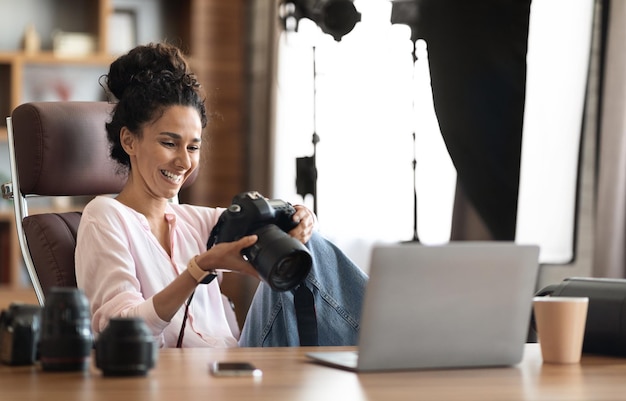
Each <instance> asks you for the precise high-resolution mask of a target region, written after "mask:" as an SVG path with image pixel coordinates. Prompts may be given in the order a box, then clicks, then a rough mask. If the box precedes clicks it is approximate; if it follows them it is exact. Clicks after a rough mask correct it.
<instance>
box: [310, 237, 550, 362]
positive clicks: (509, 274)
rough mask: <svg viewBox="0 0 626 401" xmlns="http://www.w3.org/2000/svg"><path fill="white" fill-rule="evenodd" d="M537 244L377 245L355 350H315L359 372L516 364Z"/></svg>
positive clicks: (321, 358) (316, 356) (316, 355)
mask: <svg viewBox="0 0 626 401" xmlns="http://www.w3.org/2000/svg"><path fill="white" fill-rule="evenodd" d="M538 259H539V248H538V247H537V246H535V245H517V244H514V243H511V242H451V243H448V244H446V245H436V246H428V245H420V244H418V243H404V244H377V245H374V247H373V249H372V255H371V264H370V277H369V282H368V284H367V287H366V290H365V299H364V303H363V311H362V316H361V328H360V332H359V340H358V347H357V350H358V351H356V352H352V351H331V352H310V353H308V354H307V356H308V357H309V358H310V359H312V360H313V361H316V362H319V363H322V364H326V365H330V366H333V367H339V368H344V369H349V370H353V371H358V372H370V371H388V370H413V369H446V368H477V367H495V366H512V365H516V364H517V363H519V362H520V361H521V359H522V356H523V352H524V344H525V343H526V339H527V336H528V326H529V322H530V316H531V311H532V298H533V295H534V292H535V286H536V280H537V272H538V266H539V263H538Z"/></svg>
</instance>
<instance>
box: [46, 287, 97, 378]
mask: <svg viewBox="0 0 626 401" xmlns="http://www.w3.org/2000/svg"><path fill="white" fill-rule="evenodd" d="M39 347H40V349H39V351H40V361H41V367H42V369H43V370H44V371H78V370H86V369H87V368H88V367H89V360H90V356H91V350H92V348H93V335H92V332H91V317H90V311H89V302H88V301H87V297H86V296H85V294H84V293H83V292H82V291H81V290H79V289H78V288H71V287H56V288H51V289H50V294H49V295H48V296H47V297H46V303H45V305H44V307H43V313H42V322H41V343H40V346H39Z"/></svg>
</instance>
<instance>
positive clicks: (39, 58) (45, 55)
mask: <svg viewBox="0 0 626 401" xmlns="http://www.w3.org/2000/svg"><path fill="white" fill-rule="evenodd" d="M114 60H115V57H114V56H111V55H108V54H102V53H93V54H89V55H85V56H80V57H68V56H58V55H55V54H54V53H53V52H37V53H25V52H0V64H12V63H21V64H42V65H67V64H70V65H109V64H111V62H113V61H114Z"/></svg>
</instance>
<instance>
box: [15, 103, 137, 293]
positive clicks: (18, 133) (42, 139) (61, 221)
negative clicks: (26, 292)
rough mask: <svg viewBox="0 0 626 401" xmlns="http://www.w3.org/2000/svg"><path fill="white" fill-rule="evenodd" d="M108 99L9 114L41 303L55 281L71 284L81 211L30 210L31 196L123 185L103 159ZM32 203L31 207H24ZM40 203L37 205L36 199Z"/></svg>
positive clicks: (23, 235) (21, 211)
mask: <svg viewBox="0 0 626 401" xmlns="http://www.w3.org/2000/svg"><path fill="white" fill-rule="evenodd" d="M111 108H112V105H111V104H109V103H106V102H38V103H26V104H23V105H20V106H19V107H17V108H16V109H15V110H14V111H13V113H12V115H11V117H9V118H7V131H8V142H9V156H10V159H11V160H10V162H11V183H10V184H8V185H5V186H4V188H3V195H4V196H5V197H12V198H13V201H14V207H15V216H16V223H17V224H16V227H17V234H18V241H19V244H20V249H21V252H22V257H23V259H24V263H25V264H26V269H27V270H28V273H29V276H30V279H31V281H32V284H33V287H34V289H35V293H36V295H37V298H38V300H39V303H40V304H42V305H43V304H44V301H45V297H46V295H48V292H49V290H50V288H51V287H53V286H76V277H75V274H74V248H75V246H76V232H77V229H78V224H79V222H80V216H81V213H80V211H58V212H55V213H33V214H29V206H30V207H31V208H32V209H33V210H35V207H34V206H33V205H32V203H33V198H36V197H58V196H72V197H73V196H88V197H89V196H95V195H100V194H114V193H117V192H119V191H120V190H121V188H122V186H123V184H124V182H125V177H124V176H123V175H120V174H117V173H116V165H115V163H114V162H113V161H112V160H111V159H109V157H108V142H107V139H106V131H105V127H104V124H105V122H106V121H108V120H109V114H110V111H111ZM29 203H30V205H29ZM40 207H41V204H40Z"/></svg>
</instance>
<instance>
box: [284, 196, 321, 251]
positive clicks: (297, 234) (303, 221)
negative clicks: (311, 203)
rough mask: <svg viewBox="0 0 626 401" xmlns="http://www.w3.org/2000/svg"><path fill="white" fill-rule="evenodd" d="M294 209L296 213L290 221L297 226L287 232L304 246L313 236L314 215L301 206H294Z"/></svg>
mask: <svg viewBox="0 0 626 401" xmlns="http://www.w3.org/2000/svg"><path fill="white" fill-rule="evenodd" d="M294 209H296V212H295V213H294V214H293V216H292V219H293V221H295V222H297V223H298V225H297V226H296V227H294V228H293V229H292V230H291V231H289V235H291V236H292V237H294V238H295V239H297V240H299V241H300V242H302V243H303V244H306V243H307V242H309V240H310V239H311V236H312V235H313V228H315V222H316V218H315V215H314V214H313V212H312V211H310V210H309V209H308V208H307V207H305V206H302V205H295V206H294Z"/></svg>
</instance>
